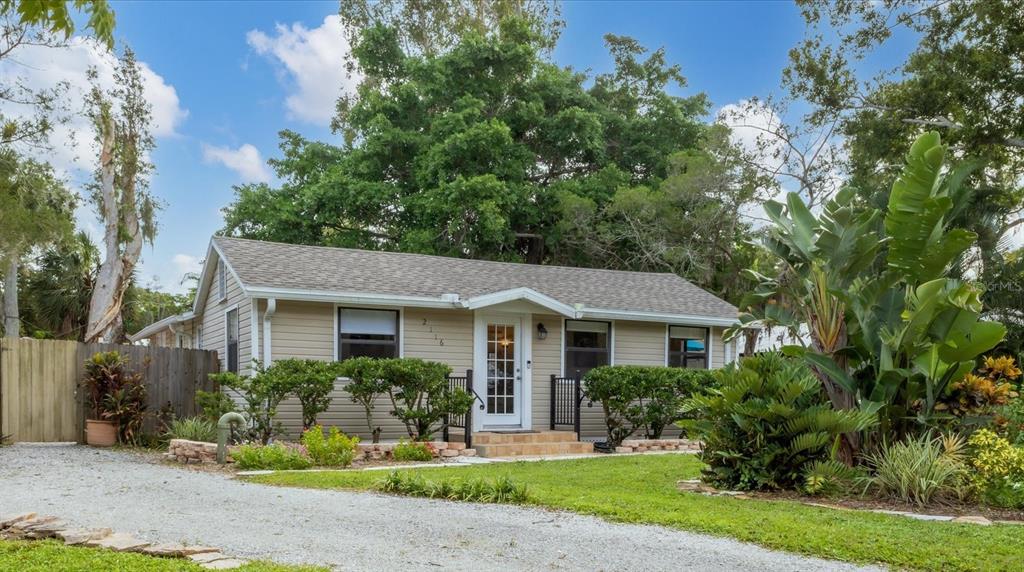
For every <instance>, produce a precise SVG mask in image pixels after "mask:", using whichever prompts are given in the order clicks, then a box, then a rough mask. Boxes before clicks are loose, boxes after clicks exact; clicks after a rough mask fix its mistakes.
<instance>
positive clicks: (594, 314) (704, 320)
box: [576, 307, 737, 327]
mask: <svg viewBox="0 0 1024 572" xmlns="http://www.w3.org/2000/svg"><path fill="white" fill-rule="evenodd" d="M576 319H577V320H605V321H608V320H630V321H635V322H675V323H686V324H689V325H693V326H704V327H709V326H732V325H734V324H736V322H737V319H736V318H714V317H710V316H691V315H687V314H664V313H661V312H639V311H630V310H603V309H599V308H587V307H583V308H580V310H579V311H578V312H577V318H576Z"/></svg>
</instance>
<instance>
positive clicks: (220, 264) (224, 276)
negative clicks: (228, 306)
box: [217, 260, 228, 300]
mask: <svg viewBox="0 0 1024 572" xmlns="http://www.w3.org/2000/svg"><path fill="white" fill-rule="evenodd" d="M227 297H228V272H227V270H226V269H225V268H224V261H223V260H218V261H217V299H218V300H223V299H225V298H227Z"/></svg>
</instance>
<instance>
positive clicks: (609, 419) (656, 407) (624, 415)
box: [584, 365, 714, 447]
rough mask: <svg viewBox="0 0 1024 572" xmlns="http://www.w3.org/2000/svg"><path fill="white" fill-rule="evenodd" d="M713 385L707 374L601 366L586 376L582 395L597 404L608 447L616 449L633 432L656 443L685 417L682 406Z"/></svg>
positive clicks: (708, 372)
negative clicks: (668, 429) (694, 395)
mask: <svg viewBox="0 0 1024 572" xmlns="http://www.w3.org/2000/svg"><path fill="white" fill-rule="evenodd" d="M713 383H714V376H713V374H712V372H711V371H709V370H698V369H683V368H674V367H648V366H635V365H614V366H602V367H598V368H594V369H592V370H590V371H589V372H588V373H587V377H586V383H585V385H584V394H585V395H586V396H587V398H589V399H590V400H591V401H596V402H599V403H601V408H602V410H603V412H604V420H605V427H606V429H607V432H608V433H607V434H608V445H610V446H612V447H617V446H619V445H620V444H621V443H622V441H623V440H624V439H626V438H627V437H629V436H630V435H631V434H633V432H634V431H637V430H641V431H643V433H644V436H645V437H647V438H648V439H660V438H661V435H662V432H664V430H665V429H666V428H668V427H670V426H672V424H673V423H675V422H677V421H679V420H680V419H682V418H683V417H684V416H685V415H684V414H683V413H682V405H683V402H684V401H685V400H686V399H688V398H689V397H690V396H692V395H693V394H694V393H697V392H699V391H702V390H704V389H707V388H709V387H711V386H712V385H713Z"/></svg>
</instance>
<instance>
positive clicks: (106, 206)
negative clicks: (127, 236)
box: [84, 114, 124, 343]
mask: <svg viewBox="0 0 1024 572" xmlns="http://www.w3.org/2000/svg"><path fill="white" fill-rule="evenodd" d="M101 130H102V135H101V142H102V145H101V149H100V166H99V172H100V177H99V178H100V193H101V194H102V202H101V204H100V208H101V209H102V211H103V212H102V214H103V226H104V228H103V249H104V258H103V263H102V264H100V267H99V270H98V271H97V273H96V286H95V287H94V288H93V291H92V297H91V298H90V299H89V322H88V325H87V326H86V329H85V339H84V341H85V342H86V343H92V342H110V341H112V331H111V330H112V325H113V324H114V322H115V321H116V318H117V316H118V315H119V314H120V313H121V281H122V276H123V274H124V263H123V260H122V258H121V236H120V231H121V228H120V226H121V214H120V211H121V209H120V208H119V205H118V201H117V196H116V194H115V193H116V191H115V188H114V175H115V165H114V138H115V132H114V121H113V119H112V118H111V117H110V115H109V114H108V115H105V116H104V117H103V125H102V127H101Z"/></svg>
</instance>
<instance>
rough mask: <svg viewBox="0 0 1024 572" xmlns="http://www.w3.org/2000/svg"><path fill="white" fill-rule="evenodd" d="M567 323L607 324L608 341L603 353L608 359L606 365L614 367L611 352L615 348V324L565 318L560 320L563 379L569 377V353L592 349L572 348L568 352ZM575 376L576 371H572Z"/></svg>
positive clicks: (606, 321)
mask: <svg viewBox="0 0 1024 572" xmlns="http://www.w3.org/2000/svg"><path fill="white" fill-rule="evenodd" d="M569 322H590V323H594V324H607V325H608V335H607V339H608V341H607V344H608V345H607V347H606V348H605V352H606V354H607V356H608V359H607V360H606V361H607V362H608V363H607V364H606V365H615V361H614V359H615V358H614V355H615V353H614V351H613V348H614V347H615V322H613V321H611V320H587V319H569V318H566V319H563V320H562V376H563V377H568V376H569V375H570V373H569V369H570V366H569V352H570V351H582V352H585V353H586V352H587V350H590V349H592V348H572V349H571V350H570V348H569ZM589 353H598V352H597V351H593V352H589ZM598 367H600V366H598ZM575 374H576V370H575V369H574V370H572V375H575Z"/></svg>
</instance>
